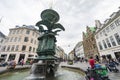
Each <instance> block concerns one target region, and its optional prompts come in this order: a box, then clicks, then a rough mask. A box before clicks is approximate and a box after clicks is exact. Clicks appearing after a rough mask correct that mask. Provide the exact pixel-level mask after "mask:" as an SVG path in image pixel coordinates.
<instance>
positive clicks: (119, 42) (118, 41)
mask: <svg viewBox="0 0 120 80" xmlns="http://www.w3.org/2000/svg"><path fill="white" fill-rule="evenodd" d="M114 35H115V38H116V41H117V43H118V45H120V36H119V34H118V33H116V34H114Z"/></svg>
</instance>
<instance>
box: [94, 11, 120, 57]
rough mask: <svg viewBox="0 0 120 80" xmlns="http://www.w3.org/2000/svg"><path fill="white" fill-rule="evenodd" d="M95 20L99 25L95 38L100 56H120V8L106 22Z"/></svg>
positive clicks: (97, 25)
mask: <svg viewBox="0 0 120 80" xmlns="http://www.w3.org/2000/svg"><path fill="white" fill-rule="evenodd" d="M95 22H96V27H97V31H96V34H95V39H96V43H97V47H98V50H99V53H100V56H103V55H106V56H107V58H109V57H112V58H118V57H120V10H119V11H117V12H114V13H113V14H112V15H111V16H110V18H109V19H107V20H105V22H104V24H101V23H100V21H99V20H96V21H95Z"/></svg>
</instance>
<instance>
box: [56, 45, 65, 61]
mask: <svg viewBox="0 0 120 80" xmlns="http://www.w3.org/2000/svg"><path fill="white" fill-rule="evenodd" d="M55 56H56V57H58V58H60V59H63V60H64V59H66V55H65V52H64V50H63V49H62V48H61V47H60V46H57V47H56V54H55Z"/></svg>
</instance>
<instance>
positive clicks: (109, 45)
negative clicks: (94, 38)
mask: <svg viewBox="0 0 120 80" xmlns="http://www.w3.org/2000/svg"><path fill="white" fill-rule="evenodd" d="M106 42H107V45H108V47H111V44H110V42H109V40H108V38H106Z"/></svg>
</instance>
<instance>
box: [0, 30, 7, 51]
mask: <svg viewBox="0 0 120 80" xmlns="http://www.w3.org/2000/svg"><path fill="white" fill-rule="evenodd" d="M5 38H6V36H5V35H4V34H3V33H2V32H1V31H0V52H1V48H2V46H3V44H4V42H5Z"/></svg>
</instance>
